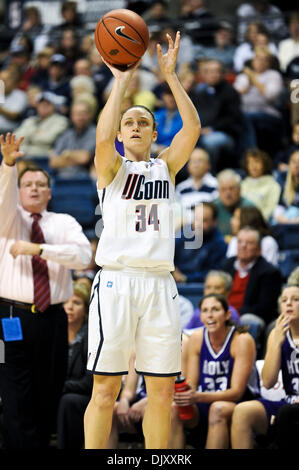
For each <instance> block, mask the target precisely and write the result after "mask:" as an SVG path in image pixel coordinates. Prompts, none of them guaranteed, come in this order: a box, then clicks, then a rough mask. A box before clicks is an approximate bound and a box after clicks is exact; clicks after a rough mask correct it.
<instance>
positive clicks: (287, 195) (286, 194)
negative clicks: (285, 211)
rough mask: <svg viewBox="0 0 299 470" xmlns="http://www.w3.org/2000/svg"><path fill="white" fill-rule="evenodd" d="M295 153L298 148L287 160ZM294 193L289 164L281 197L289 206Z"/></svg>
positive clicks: (292, 177) (293, 182)
mask: <svg viewBox="0 0 299 470" xmlns="http://www.w3.org/2000/svg"><path fill="white" fill-rule="evenodd" d="M296 153H299V152H298V150H296V151H295V152H293V153H292V154H291V156H290V160H289V162H290V161H291V159H292V157H293V155H296ZM295 194H296V188H295V181H294V176H293V175H292V171H291V168H290V165H289V169H288V173H287V178H286V183H285V186H284V191H283V198H284V200H285V201H286V202H287V203H288V205H289V206H290V205H291V204H292V202H293V201H294V199H295Z"/></svg>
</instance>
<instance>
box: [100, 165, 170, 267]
mask: <svg viewBox="0 0 299 470" xmlns="http://www.w3.org/2000/svg"><path fill="white" fill-rule="evenodd" d="M98 195H99V200H100V205H101V210H102V217H103V223H104V228H103V231H102V234H101V237H100V241H99V244H98V248H97V253H96V258H95V261H96V263H97V264H98V265H99V266H101V267H104V268H106V269H107V268H108V269H109V268H111V269H125V268H130V269H131V268H133V269H145V268H147V269H149V270H152V271H173V270H174V264H173V258H174V241H175V240H174V238H175V234H174V202H175V190H174V185H173V183H172V181H171V179H170V175H169V171H168V167H167V164H166V163H165V162H164V161H163V160H161V159H160V158H156V159H154V158H151V159H150V161H149V162H146V161H140V162H133V161H130V160H127V159H126V158H123V157H122V164H121V166H120V168H119V170H118V172H117V174H116V176H115V178H114V179H113V181H112V182H111V183H110V184H109V185H108V186H107V187H106V188H104V189H98Z"/></svg>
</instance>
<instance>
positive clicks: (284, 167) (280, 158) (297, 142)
mask: <svg viewBox="0 0 299 470" xmlns="http://www.w3.org/2000/svg"><path fill="white" fill-rule="evenodd" d="M296 151H298V152H299V121H297V122H295V124H294V125H293V129H292V142H291V143H290V145H289V146H288V147H287V148H286V149H284V150H281V151H280V152H278V153H277V155H276V157H275V160H274V165H275V167H276V168H277V169H278V171H280V172H284V171H288V169H289V160H290V156H291V155H292V153H294V152H296Z"/></svg>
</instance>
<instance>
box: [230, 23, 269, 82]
mask: <svg viewBox="0 0 299 470" xmlns="http://www.w3.org/2000/svg"><path fill="white" fill-rule="evenodd" d="M265 38H266V39H267V40H266V44H265ZM260 46H263V47H265V46H267V47H268V49H269V51H270V52H271V54H272V55H273V56H277V53H278V51H277V47H276V45H275V43H273V42H270V40H269V33H268V31H267V28H266V27H265V26H264V25H263V24H262V23H259V22H258V21H253V22H251V23H249V24H248V26H247V29H246V36H245V41H244V42H242V43H241V44H240V45H239V46H238V47H237V49H236V52H235V56H234V70H235V71H236V72H237V73H240V72H242V70H243V68H244V66H245V65H248V62H249V61H250V60H251V59H253V57H254V50H255V48H256V47H260Z"/></svg>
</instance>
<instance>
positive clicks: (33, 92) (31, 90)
mask: <svg viewBox="0 0 299 470" xmlns="http://www.w3.org/2000/svg"><path fill="white" fill-rule="evenodd" d="M40 93H41V89H40V88H39V87H38V86H36V85H29V87H28V88H27V90H26V95H27V102H28V106H27V108H26V111H25V113H23V122H24V120H25V119H27V118H28V117H31V116H36V114H37V110H36V108H37V97H38V95H39V94H40Z"/></svg>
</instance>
